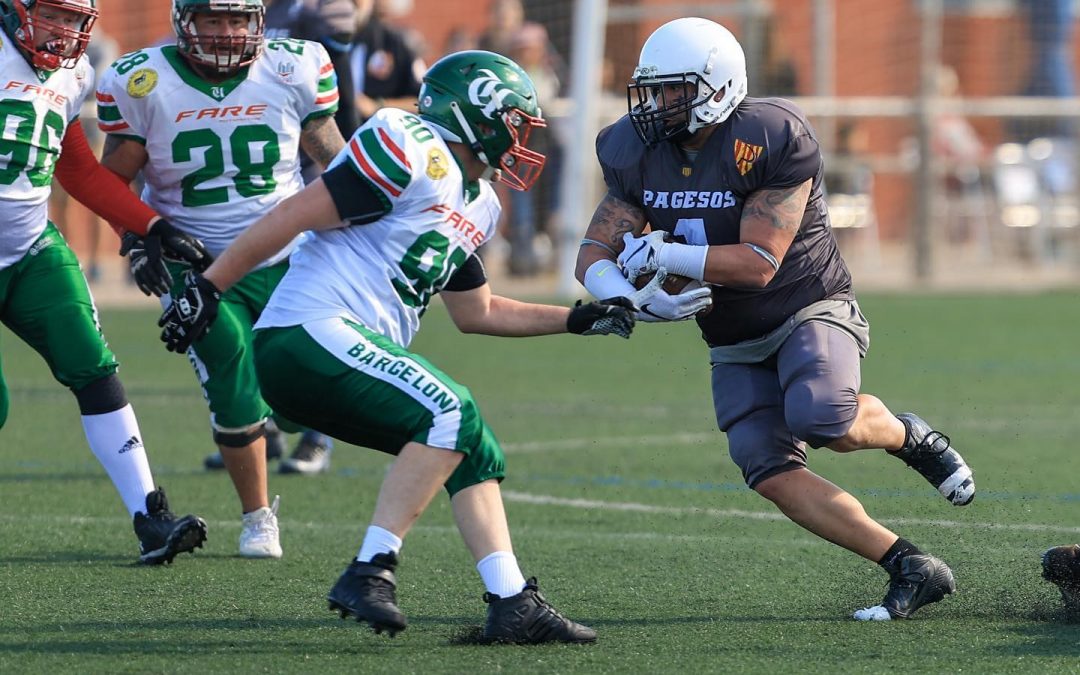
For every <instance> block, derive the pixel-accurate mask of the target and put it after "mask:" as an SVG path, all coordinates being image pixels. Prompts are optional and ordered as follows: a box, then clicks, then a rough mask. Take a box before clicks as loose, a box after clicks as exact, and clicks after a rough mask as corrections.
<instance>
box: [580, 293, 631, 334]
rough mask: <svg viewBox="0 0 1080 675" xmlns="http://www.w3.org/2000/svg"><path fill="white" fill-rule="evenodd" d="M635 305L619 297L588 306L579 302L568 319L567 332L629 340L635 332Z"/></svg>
mask: <svg viewBox="0 0 1080 675" xmlns="http://www.w3.org/2000/svg"><path fill="white" fill-rule="evenodd" d="M635 310H636V307H634V303H633V302H631V301H630V299H629V298H624V297H621V296H620V297H617V298H608V299H607V300H597V301H595V302H590V303H589V304H587V305H583V304H581V301H580V300H578V301H577V304H575V305H574V306H573V307H572V308H571V309H570V316H568V317H566V330H567V331H569V332H571V333H576V334H578V335H608V334H611V333H614V334H615V335H618V336H619V337H624V338H628V337H630V333H631V332H632V331H633V330H634V311H635Z"/></svg>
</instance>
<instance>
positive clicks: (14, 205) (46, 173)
mask: <svg viewBox="0 0 1080 675" xmlns="http://www.w3.org/2000/svg"><path fill="white" fill-rule="evenodd" d="M93 89H94V69H93V68H91V67H90V62H89V61H88V60H87V59H86V57H85V56H83V57H82V58H80V59H79V61H78V62H77V63H76V64H75V67H74V68H61V69H60V70H57V71H55V72H53V73H49V74H48V77H47V78H46V79H45V81H44V82H43V81H41V79H40V78H39V77H38V73H37V71H36V70H34V69H33V68H31V67H30V64H29V63H27V61H26V58H24V57H23V54H22V52H20V51H19V49H18V47H16V46H15V44H14V43H13V42H12V41H11V39H10V38H9V37H8V35H7V33H5V32H3V31H0V269H5V268H7V267H10V266H12V265H14V264H15V263H16V262H18V261H19V260H22V258H23V256H25V255H26V252H27V251H29V250H30V247H31V246H32V245H33V244H34V242H35V241H37V238H38V237H40V236H41V233H42V232H44V231H45V225H46V223H47V222H48V217H49V215H48V202H49V193H50V192H51V191H52V187H51V186H52V177H53V170H54V169H55V168H56V161H57V160H58V159H59V158H60V144H61V142H62V141H63V139H64V134H65V133H66V132H67V127H68V124H70V123H71V122H72V121H73V120H75V118H76V117H77V116H78V114H79V109H80V108H81V107H82V102H83V99H85V98H86V96H87V95H88V94H89V93H90V92H91V91H93Z"/></svg>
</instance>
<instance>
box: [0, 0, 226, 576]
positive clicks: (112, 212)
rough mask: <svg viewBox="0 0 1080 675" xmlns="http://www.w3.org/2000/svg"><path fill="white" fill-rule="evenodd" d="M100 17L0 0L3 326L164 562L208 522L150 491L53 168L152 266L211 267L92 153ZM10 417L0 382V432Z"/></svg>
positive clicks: (88, 9) (72, 7)
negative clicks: (127, 233) (56, 207)
mask: <svg viewBox="0 0 1080 675" xmlns="http://www.w3.org/2000/svg"><path fill="white" fill-rule="evenodd" d="M97 14H98V13H97V9H96V7H95V3H94V0H0V21H2V23H3V31H2V32H0V223H2V226H0V321H2V322H3V324H4V325H5V326H7V327H8V328H9V329H10V330H11V331H12V332H13V333H15V334H16V335H18V336H19V337H20V338H22V339H23V340H24V341H25V342H26V343H27V344H29V345H30V346H31V347H33V349H34V350H35V351H37V352H38V353H39V354H41V356H42V357H43V358H44V359H45V361H46V362H47V363H48V365H49V369H50V370H51V371H52V373H53V376H54V377H55V378H56V380H57V381H58V382H60V383H61V384H63V385H64V386H66V387H68V388H69V389H71V391H72V393H73V394H74V395H75V398H76V400H77V401H78V404H79V410H80V412H81V413H82V423H83V430H84V432H85V434H86V439H87V442H88V443H89V445H90V449H91V450H92V451H93V453H94V455H95V456H96V457H97V459H98V461H99V462H101V464H102V466H103V467H104V468H105V470H106V472H107V473H108V474H109V478H110V479H112V482H113V485H115V486H116V489H117V491H119V493H120V496H121V498H122V499H123V501H124V505H125V506H126V507H127V509H128V512H129V513H130V514H131V516H132V518H133V521H134V526H135V532H136V535H137V536H138V538H139V544H140V549H141V555H140V561H141V562H143V563H147V564H160V563H167V562H171V561H172V559H173V558H174V557H175V556H176V555H177V554H179V553H182V552H185V551H191V550H193V549H195V548H196V547H198V546H201V545H202V542H203V541H204V540H205V539H206V523H204V522H203V521H202V520H201V519H199V518H197V517H195V516H185V517H183V518H179V519H177V518H175V517H174V516H173V515H172V514H171V513H170V512H169V508H168V502H167V501H166V499H165V493H164V492H163V491H162V490H160V489H155V488H154V479H153V477H152V475H151V473H150V465H149V463H148V461H147V457H146V452H145V450H144V448H143V442H142V433H141V432H140V431H139V425H138V422H137V421H136V419H135V413H134V412H133V410H132V408H131V405H130V404H129V403H128V401H127V397H126V395H125V393H124V387H123V385H122V384H121V383H120V380H119V378H118V377H117V376H116V371H117V368H118V364H117V362H116V357H114V356H113V354H112V352H111V351H109V348H108V347H107V346H106V344H105V339H104V338H103V337H102V335H101V328H100V326H99V325H98V323H97V310H96V308H95V307H94V301H93V298H92V297H91V296H90V289H89V288H88V287H87V285H86V279H85V278H84V277H83V274H82V270H81V268H80V267H79V261H78V260H77V259H76V258H75V254H74V253H73V252H72V251H71V249H70V248H68V245H67V243H66V242H65V241H64V239H63V237H62V236H61V235H60V232H59V230H58V229H57V228H56V226H55V225H54V224H53V223H52V222H50V221H49V217H48V199H49V192H50V189H51V185H52V180H53V177H54V171H55V177H56V178H57V179H58V180H59V181H60V182H61V184H62V185H63V186H64V188H65V189H66V190H67V191H68V192H69V193H70V194H71V195H72V196H73V197H75V198H76V199H78V200H79V201H80V202H82V203H83V204H85V205H86V206H88V207H90V208H91V209H92V210H93V211H94V212H96V213H97V214H98V215H100V216H102V217H103V218H106V219H108V220H109V221H110V222H114V223H117V224H119V225H120V226H121V227H125V228H128V229H130V230H132V231H135V232H139V233H141V234H142V235H144V236H145V237H146V240H147V242H148V252H147V259H146V263H147V265H148V267H150V268H154V269H158V270H160V269H161V268H162V265H163V255H165V254H169V255H172V256H176V257H181V258H186V259H188V260H189V261H191V262H194V263H202V262H207V260H206V253H205V251H204V250H202V249H201V247H200V246H199V244H198V242H197V241H195V240H193V239H191V238H190V237H187V236H186V235H183V234H182V233H179V232H178V231H176V229H175V228H173V227H172V226H171V225H170V224H169V223H168V222H167V221H165V220H162V219H160V218H158V217H157V215H156V214H155V213H154V212H153V211H151V210H150V209H148V208H147V207H146V205H144V204H142V203H141V202H139V200H138V199H136V198H135V196H134V195H132V194H131V192H130V191H129V190H128V189H127V187H126V186H125V185H124V184H123V183H122V182H121V181H120V180H118V179H117V178H116V177H115V176H113V175H112V174H110V173H109V172H108V171H107V170H106V169H104V168H103V167H102V166H101V165H100V164H98V162H97V159H96V158H95V157H94V155H93V153H92V152H91V151H90V147H89V145H88V144H87V142H86V136H85V135H84V134H83V131H82V126H81V125H80V124H79V121H78V114H79V110H80V108H81V106H82V102H83V99H85V98H86V96H87V94H88V93H89V92H90V91H92V90H93V86H94V71H93V69H92V68H90V65H89V62H88V60H87V59H86V57H85V56H84V52H85V50H86V45H87V43H88V42H89V40H90V30H91V28H92V27H93V24H94V21H95V20H96V18H97ZM148 228H149V229H148ZM7 415H8V393H7V387H6V385H5V384H4V381H3V378H2V376H0V427H3V426H4V422H5V421H6V420H7Z"/></svg>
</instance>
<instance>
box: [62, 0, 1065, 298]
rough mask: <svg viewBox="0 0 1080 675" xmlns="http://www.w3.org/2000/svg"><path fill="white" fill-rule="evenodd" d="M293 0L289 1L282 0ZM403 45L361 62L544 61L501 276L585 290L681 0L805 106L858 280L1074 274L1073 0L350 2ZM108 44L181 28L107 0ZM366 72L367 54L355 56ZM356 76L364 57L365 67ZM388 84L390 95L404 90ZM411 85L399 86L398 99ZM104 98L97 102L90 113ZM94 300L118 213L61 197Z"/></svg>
mask: <svg viewBox="0 0 1080 675" xmlns="http://www.w3.org/2000/svg"><path fill="white" fill-rule="evenodd" d="M275 1H276V2H291V1H292V0H275ZM356 2H357V4H358V5H359V6H361V8H362V9H365V10H366V9H370V10H371V13H370V16H369V17H368V18H367V19H364V21H365V22H378V23H379V24H381V26H382V27H383V28H384V29H386V30H389V31H392V32H394V33H396V34H398V35H399V36H400V38H401V41H402V43H403V44H404V45H405V46H406V47H407V50H406V51H401V50H388V51H386V52H385V53H382V52H379V51H378V50H374V49H373V52H374V53H375V56H377V57H379V58H371V56H370V53H369V57H368V59H367V66H366V71H367V72H366V73H364V74H363V75H365V76H367V77H368V78H371V79H374V78H376V77H377V76H379V75H380V73H379V72H378V71H379V70H380V69H386V70H391V69H393V68H394V67H395V65H396V66H402V65H403V64H401V63H397V64H395V63H394V59H395V58H396V59H397V60H398V61H401V60H402V59H403V58H407V59H410V60H412V61H413V62H412V63H410V64H409V66H408V67H409V68H411V69H413V70H414V71H415V70H417V69H419V71H421V72H422V70H423V67H424V65H423V64H425V63H427V64H430V63H432V62H433V61H434V60H435V59H437V58H439V57H440V56H442V55H443V54H445V53H447V52H449V51H453V50H458V49H464V48H475V47H481V48H486V49H492V50H494V51H499V52H503V53H506V54H508V55H510V56H511V57H513V58H515V59H516V60H517V61H518V62H519V63H521V65H522V66H523V67H525V68H526V70H528V71H529V72H530V74H531V75H532V76H533V79H534V80H535V82H536V84H537V88H538V89H539V91H540V93H541V97H542V102H543V107H544V110H545V113H546V117H547V118H548V119H549V124H550V128H549V129H548V130H547V133H546V134H545V135H544V137H543V138H541V139H540V143H541V145H542V151H544V152H546V153H547V154H548V157H549V160H548V167H547V169H546V170H545V173H544V176H543V177H542V179H541V182H540V183H539V185H538V186H537V188H534V190H533V191H531V192H529V193H526V194H519V193H514V194H509V193H507V194H504V195H502V197H503V200H504V206H505V208H504V222H503V223H502V225H501V227H500V237H498V238H497V239H496V240H495V241H493V242H491V243H490V244H489V245H487V246H486V247H485V248H486V249H487V250H486V251H485V252H484V253H485V259H486V261H487V264H488V268H489V273H490V274H491V275H492V277H493V278H495V279H496V288H497V289H501V290H503V291H507V284H509V286H510V290H509V292H508V294H513V292H514V291H515V290H517V289H516V287H515V284H519V283H520V284H522V285H525V290H526V291H527V292H530V293H532V294H544V295H550V294H556V293H557V294H561V295H570V294H578V295H580V294H581V293H582V292H583V291H582V290H581V289H580V287H579V286H578V285H577V284H576V282H574V281H573V279H572V276H571V274H570V267H571V266H572V264H573V259H574V256H575V255H576V249H577V242H578V241H579V240H580V237H581V233H582V232H583V231H584V229H585V226H586V224H587V223H588V220H589V217H590V216H591V214H592V211H593V208H594V207H595V205H596V203H597V201H598V200H599V198H600V196H601V195H602V189H603V186H602V182H601V179H600V176H599V172H598V170H597V167H596V160H595V155H594V153H593V139H594V137H595V134H596V132H597V131H598V130H599V129H600V128H602V127H603V126H604V125H606V124H609V123H611V122H612V121H614V120H615V119H617V118H618V117H619V116H621V115H622V114H624V113H625V111H626V95H625V84H626V82H627V80H628V79H629V77H630V75H631V73H632V71H633V68H634V65H635V64H636V60H637V54H638V50H639V49H640V46H641V44H642V43H643V42H644V40H645V39H646V37H648V35H649V34H650V33H651V32H652V31H653V30H654V29H655V28H656V27H657V26H659V25H660V24H662V23H664V22H666V21H668V20H670V19H673V18H677V17H680V16H702V17H706V18H710V19H713V20H715V21H718V22H720V23H722V24H724V25H725V26H727V27H728V28H729V29H731V30H732V31H733V32H734V33H735V35H736V36H737V37H738V38H739V39H740V41H741V42H742V44H743V47H744V49H745V51H746V55H747V65H748V75H749V82H750V95H751V96H782V97H785V98H790V99H792V100H794V101H796V102H797V103H798V104H799V105H801V106H802V107H803V109H804V110H805V111H806V112H807V113H808V115H809V117H810V119H811V121H812V123H813V124H814V125H815V127H816V130H817V133H818V136H819V138H820V140H821V143H822V148H823V152H824V155H825V162H826V171H827V188H828V190H829V202H830V207H831V213H832V219H833V226H834V228H835V229H836V233H837V237H838V239H839V240H840V242H841V247H842V249H843V250H844V252H845V256H846V258H847V260H848V263H849V265H850V267H851V268H852V272H853V274H854V275H855V280H856V284H857V287H859V288H867V287H871V288H895V289H904V288H912V287H921V288H925V287H930V288H965V289H980V288H986V289H991V290H1001V289H1008V288H1022V289H1030V288H1044V287H1062V286H1073V285H1077V284H1078V283H1080V201H1078V195H1080V183H1078V171H1077V169H1078V166H1080V143H1078V142H1077V140H1078V139H1077V133H1078V130H1080V119H1078V118H1080V102H1078V100H1077V98H1076V81H1077V79H1076V78H1077V72H1078V67H1080V47H1078V45H1077V43H1076V24H1077V17H1078V15H1080V2H1077V1H1074V0H873V1H872V2H871V1H869V0H728V1H721V2H674V1H672V0H621V1H620V0H611V1H610V2H605V1H604V0H356ZM99 7H100V9H101V17H102V18H101V20H100V21H99V23H98V26H97V28H96V29H95V33H96V34H95V37H94V43H95V47H96V48H97V50H98V56H97V58H98V59H99V61H102V62H103V65H107V64H108V62H110V61H111V60H112V58H115V56H116V55H118V54H120V53H123V52H126V51H130V50H134V49H137V48H139V47H142V46H146V45H150V44H158V43H161V42H162V41H171V39H172V30H171V24H170V20H169V11H170V3H169V2H168V0H99ZM361 70H364V69H363V68H361ZM355 77H357V75H356V74H355V73H354V79H355ZM392 99H393V95H392V94H391V95H388V96H385V97H379V99H378V100H379V101H380V102H382V101H384V100H385V101H386V102H387V103H389V102H391V101H392ZM405 100H408V99H407V98H406V99H405ZM93 114H94V112H93V110H92V109H88V110H87V111H85V115H84V116H85V117H86V118H87V119H86V120H85V121H86V122H92V117H93ZM54 208H56V209H63V210H66V213H64V214H61V213H58V212H56V211H54V218H55V219H56V220H58V222H60V223H61V224H62V225H63V226H64V227H65V229H66V233H67V235H68V238H69V240H70V241H71V243H72V245H73V247H74V248H75V250H76V251H77V252H78V254H79V255H80V257H81V259H82V260H83V263H84V267H86V268H87V271H88V276H90V278H91V279H92V281H93V283H94V284H95V286H96V288H95V292H96V293H97V295H98V297H99V299H101V298H102V295H103V294H104V295H105V296H107V297H106V300H107V299H108V296H111V295H113V294H115V295H117V296H118V297H119V296H123V297H126V296H127V295H128V294H130V293H131V292H132V290H131V289H132V287H127V286H126V284H124V283H122V281H123V279H125V275H126V270H125V269H124V267H125V266H124V265H123V264H122V263H121V261H120V259H119V258H118V257H117V256H116V249H117V241H116V238H115V235H114V234H113V233H112V232H111V230H109V229H108V228H107V227H105V228H102V227H100V226H98V225H97V224H96V223H95V222H94V219H93V218H92V217H91V216H89V215H88V214H86V212H85V211H83V210H82V209H81V207H79V206H78V205H77V204H63V203H60V204H58V205H55V206H54Z"/></svg>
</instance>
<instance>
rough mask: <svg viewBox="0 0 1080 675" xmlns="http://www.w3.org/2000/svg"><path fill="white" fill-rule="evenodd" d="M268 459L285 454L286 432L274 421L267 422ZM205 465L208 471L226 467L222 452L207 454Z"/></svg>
mask: <svg viewBox="0 0 1080 675" xmlns="http://www.w3.org/2000/svg"><path fill="white" fill-rule="evenodd" d="M265 438H266V461H268V462H269V461H271V460H274V459H281V456H282V455H284V454H285V434H284V433H283V432H282V431H280V430H279V429H278V428H277V427H276V426H273V423H272V422H267V423H266V436H265ZM203 466H204V467H206V470H207V471H220V470H221V469H224V468H225V460H224V459H223V458H222V456H221V453H220V452H214V453H211V454H209V455H207V456H206V459H204V460H203Z"/></svg>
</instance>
